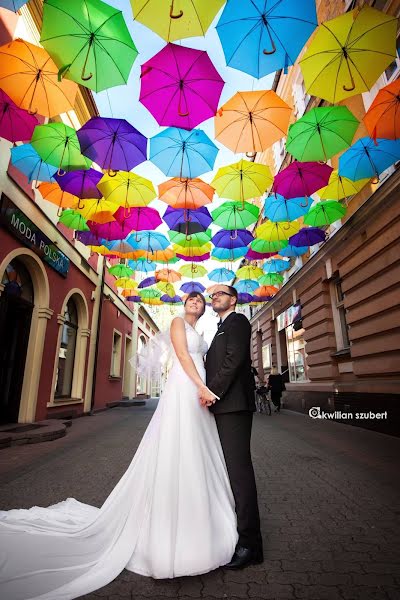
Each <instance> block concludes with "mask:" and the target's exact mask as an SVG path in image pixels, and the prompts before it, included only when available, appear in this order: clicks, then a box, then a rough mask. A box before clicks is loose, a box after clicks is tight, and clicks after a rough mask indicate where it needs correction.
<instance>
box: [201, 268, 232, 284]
mask: <svg viewBox="0 0 400 600" xmlns="http://www.w3.org/2000/svg"><path fill="white" fill-rule="evenodd" d="M234 277H235V273H234V271H231V270H230V269H225V268H221V269H213V270H212V271H210V273H209V274H208V279H210V280H211V281H216V282H217V283H222V282H224V281H231V280H232V279H233V278H234Z"/></svg>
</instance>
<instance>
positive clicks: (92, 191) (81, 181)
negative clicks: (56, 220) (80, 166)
mask: <svg viewBox="0 0 400 600" xmlns="http://www.w3.org/2000/svg"><path fill="white" fill-rule="evenodd" d="M102 177H103V173H101V172H99V171H96V170H95V169H87V171H83V170H79V171H70V172H69V173H65V175H62V176H61V175H57V174H56V175H55V176H54V178H55V179H56V181H57V183H58V185H59V186H60V188H61V189H62V190H63V191H64V192H68V193H70V194H73V195H74V196H77V197H78V198H93V199H100V198H102V194H101V192H100V190H98V189H97V184H98V183H99V181H100V179H101V178H102ZM78 208H83V206H79V203H78Z"/></svg>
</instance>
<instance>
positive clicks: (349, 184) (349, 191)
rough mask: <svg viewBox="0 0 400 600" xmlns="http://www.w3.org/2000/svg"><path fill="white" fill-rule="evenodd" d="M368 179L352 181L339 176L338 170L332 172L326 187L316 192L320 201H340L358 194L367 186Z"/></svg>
mask: <svg viewBox="0 0 400 600" xmlns="http://www.w3.org/2000/svg"><path fill="white" fill-rule="evenodd" d="M369 180H370V178H369V177H368V178H367V179H360V180H358V181H352V180H351V179H348V178H347V177H343V176H342V175H339V172H338V170H335V171H332V173H331V176H330V177H329V181H328V185H326V186H325V187H323V188H321V189H320V190H318V191H317V194H318V196H319V197H320V198H321V200H341V199H342V198H348V197H349V196H354V195H355V194H358V192H359V191H360V190H362V188H363V187H364V186H365V185H367V183H368V182H369Z"/></svg>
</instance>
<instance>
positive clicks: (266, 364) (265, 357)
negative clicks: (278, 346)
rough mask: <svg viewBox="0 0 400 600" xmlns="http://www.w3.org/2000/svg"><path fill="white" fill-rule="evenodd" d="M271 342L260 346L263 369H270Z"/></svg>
mask: <svg viewBox="0 0 400 600" xmlns="http://www.w3.org/2000/svg"><path fill="white" fill-rule="evenodd" d="M271 363H272V356H271V344H265V345H264V346H263V347H262V365H263V369H264V371H269V370H271V366H272V364H271Z"/></svg>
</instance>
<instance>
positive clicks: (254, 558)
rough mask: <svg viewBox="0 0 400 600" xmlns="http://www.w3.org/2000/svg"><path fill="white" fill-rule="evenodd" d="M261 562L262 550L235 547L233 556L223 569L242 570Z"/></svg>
mask: <svg viewBox="0 0 400 600" xmlns="http://www.w3.org/2000/svg"><path fill="white" fill-rule="evenodd" d="M262 562H264V556H263V552H262V550H254V549H252V548H244V547H243V546H237V547H236V550H235V554H234V555H233V556H232V559H231V561H230V562H229V563H228V564H227V565H224V569H244V568H245V567H248V566H249V565H260V564H261V563H262Z"/></svg>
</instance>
